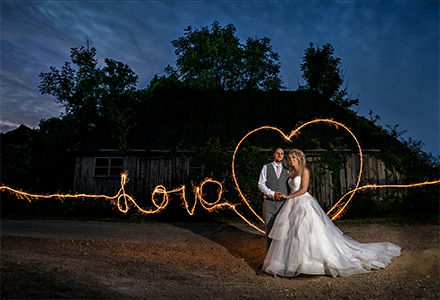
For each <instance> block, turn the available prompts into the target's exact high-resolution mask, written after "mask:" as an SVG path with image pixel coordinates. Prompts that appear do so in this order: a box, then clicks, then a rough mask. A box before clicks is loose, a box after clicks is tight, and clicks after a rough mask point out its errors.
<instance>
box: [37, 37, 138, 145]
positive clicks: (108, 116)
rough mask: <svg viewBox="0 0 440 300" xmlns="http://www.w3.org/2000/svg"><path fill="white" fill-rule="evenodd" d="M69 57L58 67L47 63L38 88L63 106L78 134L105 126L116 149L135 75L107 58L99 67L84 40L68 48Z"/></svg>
mask: <svg viewBox="0 0 440 300" xmlns="http://www.w3.org/2000/svg"><path fill="white" fill-rule="evenodd" d="M70 59H71V61H70V62H65V63H64V65H63V66H62V67H61V70H58V69H57V68H55V67H50V72H47V73H44V72H41V73H40V78H41V81H40V85H39V89H40V92H41V93H42V94H49V95H52V96H54V97H55V98H56V101H57V102H59V103H61V104H62V105H63V106H64V107H65V110H66V116H69V118H70V119H69V122H74V123H75V126H74V128H76V129H77V130H79V133H80V134H79V136H84V135H85V134H88V133H90V132H91V131H93V130H94V129H96V128H97V127H99V126H107V127H108V128H110V130H111V132H112V137H113V138H114V139H115V140H116V141H117V147H118V149H119V150H121V151H123V150H125V148H126V137H127V134H128V130H129V127H128V123H129V122H128V121H129V117H130V115H131V113H130V110H132V109H133V108H134V103H136V102H137V101H138V93H139V92H138V91H137V90H136V84H137V82H138V76H137V75H136V74H135V73H134V72H133V71H132V70H131V69H130V67H129V66H128V65H126V64H124V63H122V62H118V61H115V60H112V59H108V58H106V59H105V66H104V67H99V66H98V60H97V58H96V49H95V48H94V47H91V46H90V42H89V41H88V40H87V41H86V45H85V46H84V45H81V46H79V47H76V48H71V52H70ZM76 129H75V130H76ZM72 130H74V129H73V128H72Z"/></svg>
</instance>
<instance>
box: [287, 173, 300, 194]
mask: <svg viewBox="0 0 440 300" xmlns="http://www.w3.org/2000/svg"><path fill="white" fill-rule="evenodd" d="M288 184H289V187H290V193H294V192H296V191H297V190H299V187H300V185H301V176H296V177H293V178H289V181H288Z"/></svg>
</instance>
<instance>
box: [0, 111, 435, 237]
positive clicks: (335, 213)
mask: <svg viewBox="0 0 440 300" xmlns="http://www.w3.org/2000/svg"><path fill="white" fill-rule="evenodd" d="M317 123H325V124H328V125H330V126H335V127H336V128H338V127H341V128H343V129H345V130H346V131H347V132H348V133H349V134H350V135H351V136H352V137H353V139H354V141H355V143H356V146H357V148H358V155H359V160H360V164H359V173H358V179H357V181H356V185H355V187H354V189H353V190H351V191H349V192H347V193H346V194H345V195H344V196H342V197H341V199H339V200H338V201H337V202H336V204H335V205H334V206H333V207H332V208H330V210H329V211H328V212H327V215H328V216H329V217H330V218H331V219H332V220H336V219H338V218H340V217H341V216H342V213H343V212H344V211H345V209H346V208H347V206H348V204H349V203H350V201H352V199H353V197H354V195H355V193H356V192H358V191H361V190H367V189H378V188H412V187H421V186H426V185H434V184H439V183H440V180H435V181H426V182H421V183H413V184H407V185H398V184H391V185H376V184H367V185H364V186H359V184H360V181H361V176H362V169H363V154H362V149H361V146H360V144H359V141H358V140H357V138H356V136H355V135H354V134H353V132H352V131H351V130H350V129H349V128H348V127H347V126H345V125H344V124H342V123H340V122H337V121H334V120H333V119H315V120H312V121H309V122H306V123H304V124H302V125H300V126H297V127H296V129H294V130H292V131H291V132H290V134H289V135H286V134H285V133H284V132H283V131H281V130H280V129H278V128H276V127H272V126H262V127H259V128H256V129H254V130H252V131H250V132H249V133H247V134H246V135H245V136H244V137H243V138H242V139H241V140H240V142H239V143H238V144H237V146H236V147H235V150H234V154H233V156H232V165H231V167H232V178H233V180H234V183H235V187H236V189H237V191H238V194H239V196H240V198H241V201H242V202H243V203H244V204H245V205H246V207H248V208H249V210H250V211H251V212H252V214H253V215H254V216H256V217H257V219H258V220H259V221H260V222H261V223H263V224H264V221H263V219H262V217H261V216H260V215H259V214H258V213H256V212H255V210H254V209H253V208H252V206H251V205H250V202H249V200H248V199H246V197H245V195H244V194H243V193H242V191H241V189H240V185H239V183H238V180H237V176H236V171H235V159H236V156H237V152H238V150H239V148H240V145H241V144H242V143H243V141H244V140H245V139H246V138H248V137H249V136H250V135H252V134H254V133H256V132H258V131H260V130H273V131H276V132H278V133H279V134H280V135H281V136H282V137H283V138H284V140H286V141H288V142H292V138H293V137H295V136H297V135H299V134H300V130H301V129H303V128H304V127H306V126H309V125H312V124H317ZM128 181H129V178H128V173H127V172H124V173H122V174H121V181H120V184H121V188H120V189H119V191H118V193H117V194H116V195H114V196H107V195H97V194H51V195H39V194H31V193H27V192H24V191H20V190H16V189H13V188H10V187H8V186H4V185H3V186H0V192H3V191H7V192H9V193H11V194H14V195H15V196H16V197H17V198H18V199H26V200H28V201H29V202H31V201H32V200H38V199H51V198H54V199H58V200H60V201H63V200H64V199H72V198H102V199H105V200H107V201H109V202H110V203H111V204H113V205H116V206H117V208H118V209H119V211H121V212H122V213H127V212H128V211H129V209H130V207H135V208H136V209H137V210H138V212H140V213H142V214H155V213H158V212H160V211H162V210H164V209H165V208H166V207H167V205H168V203H169V201H170V195H171V194H178V195H180V198H181V200H182V202H183V205H184V207H185V209H186V211H187V213H188V214H189V215H191V216H192V215H194V211H195V208H196V205H197V203H200V205H201V206H202V207H203V208H204V209H205V210H207V211H209V212H212V211H215V210H220V209H225V208H227V209H231V210H233V211H234V212H235V213H236V214H237V215H238V216H239V217H240V218H241V219H242V220H243V221H245V222H246V223H247V224H248V225H249V226H251V227H252V228H254V229H256V230H257V231H259V232H261V233H264V230H262V229H260V228H259V226H257V225H256V224H254V223H253V222H251V221H250V220H248V219H247V218H246V217H245V216H244V215H243V214H241V213H239V212H238V210H237V206H239V205H240V204H233V203H230V202H228V201H224V202H221V201H222V195H223V185H222V184H221V182H219V181H217V180H214V179H211V178H206V179H205V180H204V181H202V182H201V183H200V185H198V186H193V194H194V203H193V204H192V205H190V204H189V202H188V201H187V199H186V187H185V186H184V185H183V186H180V187H178V188H175V189H173V190H170V191H168V190H167V189H166V188H165V187H164V186H163V185H158V186H156V187H155V188H154V190H153V192H152V194H151V202H152V204H153V206H152V207H151V208H142V207H141V206H140V205H139V204H138V203H137V202H136V200H135V199H134V198H133V197H132V196H130V195H128V194H127V193H126V192H125V185H126V184H127V183H128ZM206 184H213V185H216V186H217V198H216V200H215V201H214V202H209V201H207V200H205V198H204V193H203V187H204V186H205V185H206ZM160 196H162V197H161V199H159V198H160ZM347 197H348V199H347V200H345V199H346V198H347Z"/></svg>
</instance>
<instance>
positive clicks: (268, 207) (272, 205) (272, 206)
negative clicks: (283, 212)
mask: <svg viewBox="0 0 440 300" xmlns="http://www.w3.org/2000/svg"><path fill="white" fill-rule="evenodd" d="M283 204H284V200H276V199H269V198H266V199H264V202H263V218H264V224H265V226H266V251H267V250H269V246H270V243H271V241H272V239H270V238H269V233H270V230H271V229H272V226H273V222H274V221H275V217H276V216H277V213H278V212H279V210H280V209H281V207H282V206H283Z"/></svg>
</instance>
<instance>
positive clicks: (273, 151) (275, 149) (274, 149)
mask: <svg viewBox="0 0 440 300" xmlns="http://www.w3.org/2000/svg"><path fill="white" fill-rule="evenodd" d="M277 149H281V150H283V151H284V148H283V147H275V148H272V153H275V151H277Z"/></svg>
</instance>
